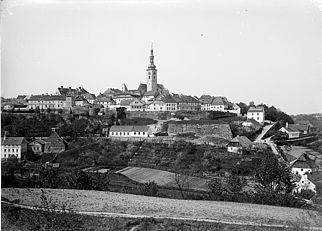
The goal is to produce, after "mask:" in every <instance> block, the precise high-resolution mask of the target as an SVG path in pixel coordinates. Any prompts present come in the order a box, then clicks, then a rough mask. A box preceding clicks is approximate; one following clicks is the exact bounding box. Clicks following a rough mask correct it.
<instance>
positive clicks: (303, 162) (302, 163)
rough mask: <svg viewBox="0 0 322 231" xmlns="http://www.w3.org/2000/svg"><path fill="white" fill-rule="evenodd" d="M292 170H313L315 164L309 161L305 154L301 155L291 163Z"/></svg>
mask: <svg viewBox="0 0 322 231" xmlns="http://www.w3.org/2000/svg"><path fill="white" fill-rule="evenodd" d="M291 166H292V168H311V169H315V168H316V167H317V166H316V163H315V161H314V160H312V159H310V158H309V156H308V155H307V154H306V153H303V154H302V155H301V156H299V157H298V158H297V159H296V160H295V161H293V162H292V163H291Z"/></svg>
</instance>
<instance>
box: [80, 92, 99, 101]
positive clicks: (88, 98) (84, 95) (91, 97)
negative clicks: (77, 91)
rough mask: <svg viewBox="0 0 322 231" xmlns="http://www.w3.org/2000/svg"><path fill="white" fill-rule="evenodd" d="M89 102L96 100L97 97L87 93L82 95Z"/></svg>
mask: <svg viewBox="0 0 322 231" xmlns="http://www.w3.org/2000/svg"><path fill="white" fill-rule="evenodd" d="M82 96H83V97H84V98H85V99H87V100H94V99H96V96H95V95H94V94H90V93H86V94H83V95H82Z"/></svg>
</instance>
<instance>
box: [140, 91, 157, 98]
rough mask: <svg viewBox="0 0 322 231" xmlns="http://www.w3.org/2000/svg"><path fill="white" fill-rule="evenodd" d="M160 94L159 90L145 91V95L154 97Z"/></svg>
mask: <svg viewBox="0 0 322 231" xmlns="http://www.w3.org/2000/svg"><path fill="white" fill-rule="evenodd" d="M158 95H159V93H158V92H157V91H147V92H145V93H144V95H143V96H153V97H157V96H158Z"/></svg>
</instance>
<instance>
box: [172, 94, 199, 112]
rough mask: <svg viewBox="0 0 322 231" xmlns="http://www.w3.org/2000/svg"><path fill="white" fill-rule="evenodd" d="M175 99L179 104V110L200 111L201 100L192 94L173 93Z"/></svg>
mask: <svg viewBox="0 0 322 231" xmlns="http://www.w3.org/2000/svg"><path fill="white" fill-rule="evenodd" d="M172 97H173V99H174V100H175V101H176V102H177V104H178V110H179V111H200V109H201V102H200V101H199V100H198V99H196V98H195V97H193V96H190V95H179V94H173V95H172Z"/></svg>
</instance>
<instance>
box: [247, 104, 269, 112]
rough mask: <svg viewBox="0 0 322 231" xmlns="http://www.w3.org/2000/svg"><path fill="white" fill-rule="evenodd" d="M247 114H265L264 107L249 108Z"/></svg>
mask: <svg viewBox="0 0 322 231" xmlns="http://www.w3.org/2000/svg"><path fill="white" fill-rule="evenodd" d="M248 112H265V111H264V107H261V106H260V107H250V108H249V109H248V111H247V113H248Z"/></svg>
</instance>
